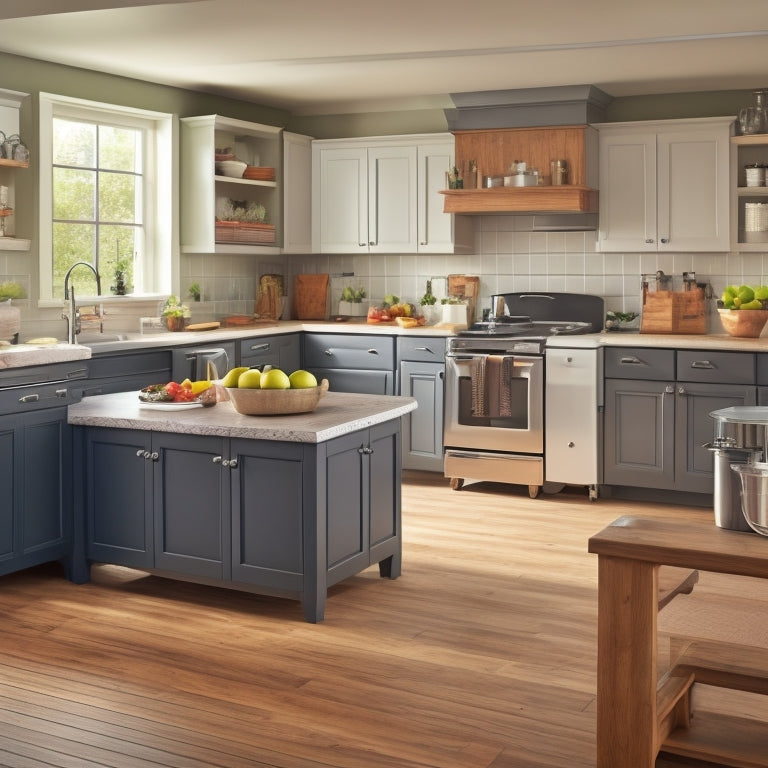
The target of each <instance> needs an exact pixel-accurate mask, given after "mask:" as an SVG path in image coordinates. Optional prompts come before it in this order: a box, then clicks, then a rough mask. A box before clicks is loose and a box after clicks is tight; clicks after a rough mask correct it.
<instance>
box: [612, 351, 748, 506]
mask: <svg viewBox="0 0 768 768" xmlns="http://www.w3.org/2000/svg"><path fill="white" fill-rule="evenodd" d="M605 361H606V364H605V373H606V380H605V421H604V424H605V427H604V428H605V434H604V468H603V479H604V482H605V483H606V484H608V485H623V486H634V487H640V488H659V489H670V490H677V491H685V492H691V493H703V494H711V493H713V490H714V462H713V456H712V453H711V452H710V451H709V450H707V449H706V448H704V447H703V445H704V444H705V443H710V442H711V441H712V438H713V435H714V422H713V420H712V418H711V417H710V415H709V414H710V413H711V412H712V411H714V410H718V409H720V408H728V407H731V406H742V405H747V406H748V405H755V403H756V400H757V388H756V386H755V356H754V355H753V354H751V353H740V352H716V351H710V350H704V351H699V350H695V351H692V350H677V351H676V352H675V351H674V350H654V349H644V348H635V349H622V348H613V349H606V357H605Z"/></svg>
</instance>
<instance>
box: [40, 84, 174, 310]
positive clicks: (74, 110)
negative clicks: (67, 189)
mask: <svg viewBox="0 0 768 768" xmlns="http://www.w3.org/2000/svg"><path fill="white" fill-rule="evenodd" d="M54 117H60V118H64V119H75V120H88V121H92V122H102V123H109V124H111V125H120V126H125V127H130V128H140V129H142V130H145V131H146V136H147V141H146V146H145V154H144V168H143V174H144V206H145V207H144V211H143V223H144V230H145V242H144V256H143V262H142V263H141V264H138V265H137V271H140V272H141V273H143V280H144V286H143V288H142V290H141V291H140V292H134V293H132V294H131V295H130V296H126V297H121V300H124V301H130V299H131V297H134V298H137V299H141V300H147V299H151V298H158V297H162V296H167V295H168V294H170V293H173V292H174V291H173V286H174V285H177V284H178V281H179V226H178V221H179V215H178V214H179V204H178V200H179V195H178V188H179V184H178V177H179V169H178V161H177V160H176V152H175V151H174V148H175V147H177V146H178V121H177V120H175V118H174V115H171V114H168V113H164V112H151V111H148V110H143V109H135V108H133V107H125V106H120V105H115V104H104V103H101V102H96V101H87V100H85V99H75V98H71V97H68V96H58V95H55V94H51V93H42V92H41V93H40V209H39V210H40V213H39V237H40V249H39V254H40V256H39V259H40V306H60V305H61V299H60V298H54V296H53V119H54ZM101 278H102V293H106V291H108V286H109V285H110V284H111V281H112V275H102V276H101Z"/></svg>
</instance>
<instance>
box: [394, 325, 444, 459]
mask: <svg viewBox="0 0 768 768" xmlns="http://www.w3.org/2000/svg"><path fill="white" fill-rule="evenodd" d="M397 359H398V364H399V370H400V394H401V395H404V396H406V397H413V398H415V399H416V401H417V403H418V408H417V409H416V410H415V411H411V412H410V413H409V414H408V415H407V416H404V417H403V469H421V470H427V471H431V472H442V471H443V383H444V379H445V338H442V337H423V336H418V337H409V336H401V337H399V338H398V340H397Z"/></svg>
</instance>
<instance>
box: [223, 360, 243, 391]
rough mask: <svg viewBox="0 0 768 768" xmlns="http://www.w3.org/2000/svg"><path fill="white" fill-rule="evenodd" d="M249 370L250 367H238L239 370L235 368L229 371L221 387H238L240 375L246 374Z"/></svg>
mask: <svg viewBox="0 0 768 768" xmlns="http://www.w3.org/2000/svg"><path fill="white" fill-rule="evenodd" d="M247 370H248V366H245V365H243V366H238V367H237V368H233V369H232V370H231V371H227V373H226V374H225V376H224V378H223V379H222V380H221V386H222V387H237V381H238V379H239V378H240V375H241V374H243V373H245V372H246V371H247Z"/></svg>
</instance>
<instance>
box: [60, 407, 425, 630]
mask: <svg viewBox="0 0 768 768" xmlns="http://www.w3.org/2000/svg"><path fill="white" fill-rule="evenodd" d="M415 408H416V401H415V400H414V399H413V398H406V397H390V396H380V395H355V394H348V393H343V394H342V393H336V392H329V393H327V394H326V395H325V397H324V398H323V399H321V401H320V403H319V405H318V407H317V409H316V410H315V411H313V412H312V413H304V414H296V415H291V416H261V417H260V416H243V415H241V414H238V413H237V412H236V411H235V410H234V409H233V407H232V405H231V404H230V403H229V402H219V403H218V404H217V405H216V406H215V407H210V408H203V407H196V408H194V407H193V408H175V409H174V408H173V407H166V408H161V407H152V406H149V407H147V406H144V405H143V404H142V403H140V401H139V400H138V397H137V394H136V393H135V392H126V393H118V394H111V395H102V396H97V397H89V398H86V399H85V400H83V401H82V402H80V403H77V404H74V405H72V406H70V407H69V410H68V421H69V423H70V424H71V425H72V426H73V428H74V431H75V466H81V467H82V468H83V470H82V474H81V475H80V476H79V477H78V478H76V483H75V486H76V487H75V532H74V547H73V552H74V554H73V562H72V578H73V580H75V581H77V582H80V583H82V582H85V581H87V580H88V579H89V578H90V566H91V564H92V563H113V564H117V565H124V566H127V567H130V568H137V569H140V570H145V571H148V572H151V573H154V574H157V575H160V576H166V577H170V578H178V579H184V580H188V581H195V582H198V583H202V584H210V585H215V586H223V587H229V588H233V589H240V590H246V591H252V592H255V593H259V594H267V595H275V596H279V597H288V598H292V599H298V600H300V601H301V602H302V604H303V611H304V617H305V619H306V620H307V621H311V622H317V621H321V620H322V619H323V617H324V609H325V602H326V595H327V590H328V587H330V586H331V585H333V584H335V583H338V582H339V581H341V580H343V579H345V578H347V577H349V576H352V575H354V574H356V573H359V572H360V571H362V570H364V569H366V568H368V567H369V566H370V565H373V564H376V563H378V566H379V573H380V575H381V576H383V577H388V578H391V579H394V578H397V577H398V576H399V575H400V563H401V509H400V489H401V479H400V474H401V471H400V470H401V459H400V455H401V446H400V417H401V416H403V415H405V414H407V413H409V412H410V411H412V410H414V409H415Z"/></svg>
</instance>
